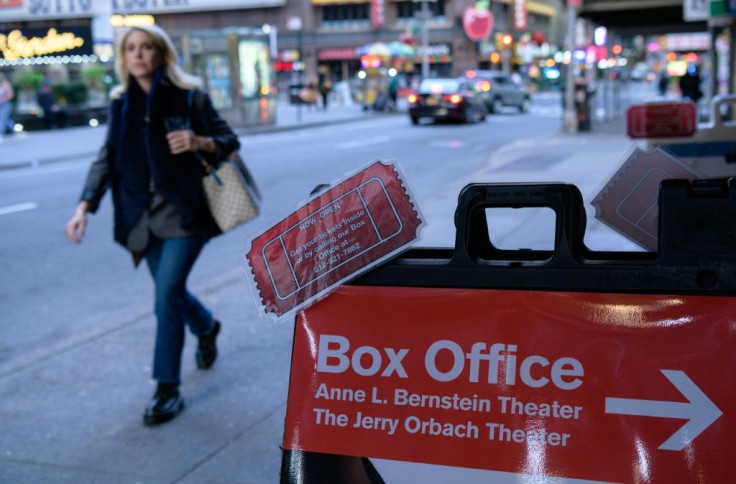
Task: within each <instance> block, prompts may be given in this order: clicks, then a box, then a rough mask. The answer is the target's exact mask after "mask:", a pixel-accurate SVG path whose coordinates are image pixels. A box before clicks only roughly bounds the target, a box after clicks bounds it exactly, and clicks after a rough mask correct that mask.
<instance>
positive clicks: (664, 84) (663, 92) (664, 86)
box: [657, 71, 670, 97]
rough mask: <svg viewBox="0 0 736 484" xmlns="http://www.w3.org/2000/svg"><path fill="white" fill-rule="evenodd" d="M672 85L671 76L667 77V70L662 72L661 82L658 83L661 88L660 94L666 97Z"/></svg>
mask: <svg viewBox="0 0 736 484" xmlns="http://www.w3.org/2000/svg"><path fill="white" fill-rule="evenodd" d="M669 86H670V78H669V77H667V72H666V71H662V74H660V75H659V83H658V84H657V88H658V89H659V95H660V96H662V97H664V96H666V95H667V89H668V88H669Z"/></svg>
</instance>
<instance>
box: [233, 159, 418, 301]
mask: <svg viewBox="0 0 736 484" xmlns="http://www.w3.org/2000/svg"><path fill="white" fill-rule="evenodd" d="M421 223H422V220H421V218H420V217H419V214H418V212H417V210H416V208H415V206H414V204H413V203H412V201H411V199H410V196H409V194H408V192H407V191H406V188H405V186H404V182H403V181H402V180H401V178H400V177H399V173H398V172H397V171H396V169H395V166H394V165H392V164H385V163H382V162H380V161H379V162H376V163H373V164H372V165H370V166H368V167H367V168H365V169H364V170H361V171H360V172H359V173H357V174H355V175H353V176H351V177H349V178H348V179H347V180H345V181H343V182H342V183H339V184H337V185H335V186H334V187H332V188H330V189H329V190H327V191H326V192H325V193H324V194H322V195H320V196H318V197H316V198H314V199H313V200H310V201H309V202H308V203H307V204H305V205H304V206H302V207H300V208H299V209H297V210H296V211H295V212H294V213H292V214H290V215H288V216H287V217H286V218H284V219H283V220H281V221H280V222H278V223H277V224H275V225H274V226H272V227H271V228H270V229H268V230H266V231H265V232H264V233H262V234H261V235H259V236H257V237H256V238H255V239H254V240H253V243H252V244H251V248H250V250H249V251H248V256H247V257H248V261H249V263H250V265H251V269H252V272H253V274H254V277H255V280H256V284H257V286H258V290H259V293H260V297H261V299H262V301H263V305H264V307H265V308H266V311H267V312H273V313H275V314H277V315H281V314H285V313H286V312H288V311H289V310H291V309H293V308H295V307H297V306H298V305H300V304H302V303H304V302H305V301H308V300H309V299H310V298H312V297H315V296H316V295H318V294H323V293H324V291H326V290H327V289H329V288H331V287H335V285H336V284H338V283H339V282H341V281H344V280H346V279H347V278H348V277H350V276H352V275H355V274H357V273H359V272H360V271H363V270H367V268H368V267H370V266H371V264H375V263H377V262H379V261H380V260H381V259H382V258H384V257H386V256H389V255H390V254H393V253H395V252H396V251H399V250H401V249H402V248H403V247H406V246H408V245H407V244H409V243H410V242H413V241H414V240H416V238H417V237H418V229H419V227H420V226H421Z"/></svg>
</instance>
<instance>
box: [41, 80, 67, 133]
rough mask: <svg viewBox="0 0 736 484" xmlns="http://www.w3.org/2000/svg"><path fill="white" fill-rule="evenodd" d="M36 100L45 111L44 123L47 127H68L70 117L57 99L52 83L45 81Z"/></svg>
mask: <svg viewBox="0 0 736 484" xmlns="http://www.w3.org/2000/svg"><path fill="white" fill-rule="evenodd" d="M36 102H37V103H38V105H39V106H40V107H41V110H42V111H43V123H44V126H46V129H51V128H53V127H57V128H66V125H67V123H68V121H69V118H68V117H67V115H66V110H65V109H64V108H63V107H62V106H61V104H59V102H58V101H57V100H56V96H54V89H53V87H52V86H51V83H49V82H44V83H43V85H42V86H41V89H39V90H38V94H37V95H36Z"/></svg>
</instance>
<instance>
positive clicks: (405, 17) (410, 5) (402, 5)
mask: <svg viewBox="0 0 736 484" xmlns="http://www.w3.org/2000/svg"><path fill="white" fill-rule="evenodd" d="M422 4H423V2H414V1H411V0H409V1H406V0H404V1H400V2H396V18H397V23H409V22H412V21H414V20H416V19H417V13H418V12H419V11H421V10H422V8H423V7H422ZM427 9H428V10H429V12H430V18H429V21H430V22H433V21H434V22H442V21H444V20H445V0H436V1H434V2H427Z"/></svg>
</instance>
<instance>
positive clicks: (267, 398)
mask: <svg viewBox="0 0 736 484" xmlns="http://www.w3.org/2000/svg"><path fill="white" fill-rule="evenodd" d="M302 109H303V110H302V112H301V115H302V118H301V120H297V117H296V114H297V113H296V108H295V107H294V106H289V105H288V104H287V105H285V106H282V107H281V108H280V109H279V112H278V114H277V117H278V122H277V124H276V125H275V126H274V127H272V128H271V129H274V130H275V129H298V128H300V127H307V126H316V125H319V124H327V123H337V122H340V123H342V122H348V121H351V120H357V119H366V118H367V117H371V116H385V115H381V114H378V113H370V112H369V113H365V112H362V110H361V108H360V106H354V107H344V106H331V107H330V109H329V110H328V111H327V112H322V111H314V110H311V109H305V108H304V107H302ZM104 132H105V130H104V127H103V128H75V129H67V130H58V131H52V132H41V133H30V134H28V135H27V136H23V137H18V138H16V139H6V140H5V143H3V144H2V145H0V165H3V166H4V167H5V168H9V167H13V166H15V167H19V166H30V165H32V164H44V163H51V162H53V161H58V160H62V159H74V158H79V157H81V156H93V155H94V153H95V152H96V150H97V147H98V146H99V144H100V143H101V142H102V137H103V136H104ZM538 143H541V145H542V146H546V147H548V148H549V147H551V148H550V149H555V150H556V151H557V152H559V153H560V154H561V156H563V157H564V159H563V160H562V161H561V162H560V163H559V166H560V168H561V169H562V168H563V167H564V165H565V160H571V159H573V158H574V157H581V156H582V157H585V156H587V157H589V158H591V162H596V163H599V162H602V161H606V162H608V161H610V162H611V163H612V164H616V163H618V161H619V160H620V157H621V155H622V153H623V152H625V150H626V149H627V148H628V147H629V146H630V145H631V141H630V140H628V138H626V137H625V135H624V134H623V129H622V127H621V126H620V123H619V124H618V125H617V124H616V123H609V124H605V125H601V124H598V125H595V126H594V129H593V131H592V132H589V133H580V134H578V135H572V136H570V135H557V136H554V138H552V137H550V138H549V139H547V138H544V139H541V140H536V139H535V140H531V139H527V140H518V141H517V142H515V143H512V144H511V145H510V146H508V147H507V148H506V149H502V150H499V153H498V155H497V156H494V158H493V159H492V161H491V163H489V167H488V168H487V170H493V169H495V168H497V167H499V166H501V165H504V164H507V163H515V162H518V161H519V160H521V161H523V160H524V158H525V157H531V156H534V153H535V152H536V151H538V149H539V148H538V146H539V145H538ZM31 147H32V148H33V152H38V153H40V154H39V155H38V156H36V157H35V159H32V158H30V157H29V156H28V155H27V153H28V152H29V151H30V148H31ZM77 147H79V148H78V150H75V148H77ZM62 152H63V153H68V154H63V153H62ZM593 152H594V153H595V157H592V156H591V153H593ZM601 158H606V160H601ZM609 159H610V160H609ZM476 175H478V174H468V177H469V178H472V177H473V176H476ZM486 179H487V178H486ZM456 199H457V191H456V189H455V187H448V189H447V193H446V194H444V193H443V194H442V196H438V197H437V200H436V201H434V202H433V203H437V204H445V205H446V204H448V203H454V200H456ZM429 205H432V204H429ZM423 209H424V208H423ZM432 209H433V208H432V207H431V206H428V207H426V210H432ZM448 223H449V224H451V223H452V222H451V221H450V222H448ZM193 290H194V291H195V292H196V293H197V294H198V295H201V296H202V297H203V299H204V301H205V303H206V304H207V305H208V306H210V307H212V308H213V310H215V312H216V313H217V314H218V318H221V319H222V321H223V323H224V326H223V336H222V338H221V339H220V345H219V346H220V358H219V359H218V361H217V363H216V364H215V365H214V367H213V368H212V369H211V370H209V371H199V370H197V369H196V367H195V363H194V353H195V350H196V340H195V338H192V337H188V338H187V346H186V348H185V351H184V356H183V368H182V376H183V386H182V392H183V395H184V398H185V402H186V404H187V405H188V406H187V408H186V409H185V411H184V412H183V414H182V415H181V416H180V417H178V418H177V419H175V420H174V421H172V422H170V423H167V424H165V425H162V426H160V427H154V428H148V427H144V426H143V425H142V420H141V415H142V411H143V408H144V406H145V404H146V402H147V401H148V399H149V398H150V396H151V394H152V393H153V384H152V383H151V385H150V386H147V385H145V384H142V383H141V382H142V381H145V379H146V378H149V375H150V360H151V354H152V345H153V335H152V333H151V331H152V328H154V327H155V318H154V315H153V314H152V311H151V308H149V307H144V306H141V307H140V308H134V309H133V310H130V311H128V312H126V313H124V314H119V313H115V312H114V311H111V313H112V314H111V315H110V316H109V318H110V319H111V321H105V324H104V325H103V326H104V327H105V328H107V329H105V330H102V331H101V332H100V333H98V334H92V335H90V334H85V335H78V336H77V337H76V339H74V340H73V341H69V342H65V343H64V345H63V347H61V348H60V349H59V345H56V349H54V350H49V352H48V354H44V355H40V356H39V355H34V357H32V358H31V357H29V358H25V359H24V361H22V362H20V364H19V363H18V362H13V363H12V364H11V365H6V367H5V368H6V369H5V370H3V371H0V415H1V417H0V418H1V419H2V423H3V432H0V482H2V483H12V484H15V483H29V484H31V483H32V484H38V483H55V484H65V483H69V484H72V483H73V484H86V483H103V484H118V483H119V484H124V483H125V484H129V483H140V484H161V483H184V484H200V483H201V484H205V483H208V484H216V483H219V484H226V483H232V484H234V483H241V484H264V483H276V482H278V480H279V471H280V462H281V450H280V448H279V446H280V444H281V439H282V435H283V424H284V418H285V414H286V397H287V391H288V379H289V367H290V357H291V342H292V331H293V325H292V324H290V323H285V322H279V323H271V324H269V322H267V321H263V320H260V319H259V318H258V316H257V315H256V311H255V308H254V305H253V304H252V302H251V301H250V300H249V298H248V293H247V289H246V288H245V287H244V281H243V276H242V273H241V271H240V269H238V270H237V271H236V270H233V271H232V272H231V273H228V274H223V275H222V277H220V278H219V279H218V280H210V281H205V282H204V284H202V285H200V286H196V285H195V286H194V287H193ZM244 295H245V297H244ZM14 324H22V322H15V323H14ZM52 346H53V345H52ZM0 358H1V355H0ZM112 362H114V364H113V363H112ZM10 366H12V368H9V369H8V367H10ZM0 368H3V367H1V366H0Z"/></svg>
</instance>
